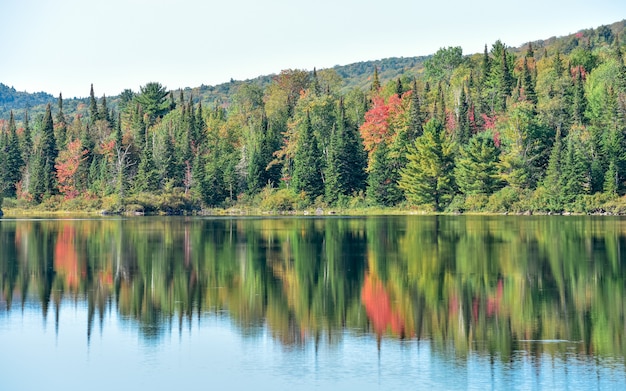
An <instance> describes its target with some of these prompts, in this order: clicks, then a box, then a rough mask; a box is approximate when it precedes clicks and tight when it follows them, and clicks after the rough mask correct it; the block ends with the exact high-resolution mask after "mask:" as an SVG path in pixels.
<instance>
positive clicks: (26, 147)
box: [20, 109, 33, 165]
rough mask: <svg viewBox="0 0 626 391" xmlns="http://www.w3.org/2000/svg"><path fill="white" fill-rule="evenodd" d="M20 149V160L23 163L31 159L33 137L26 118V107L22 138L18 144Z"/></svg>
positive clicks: (26, 163)
mask: <svg viewBox="0 0 626 391" xmlns="http://www.w3.org/2000/svg"><path fill="white" fill-rule="evenodd" d="M20 149H21V150H22V160H23V161H24V164H25V165H28V163H29V162H30V160H31V155H32V153H33V137H32V134H31V129H30V121H29V118H28V109H25V110H24V131H23V132H22V139H21V144H20Z"/></svg>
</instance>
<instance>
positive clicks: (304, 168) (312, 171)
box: [292, 112, 324, 200]
mask: <svg viewBox="0 0 626 391" xmlns="http://www.w3.org/2000/svg"><path fill="white" fill-rule="evenodd" d="M293 160H294V161H293V178H292V185H293V189H294V190H295V191H296V192H305V193H306V194H307V196H308V197H309V198H310V199H311V200H315V198H316V197H318V196H320V195H322V194H323V193H324V183H323V181H322V171H321V168H322V161H321V153H320V151H319V147H318V143H317V138H316V137H315V134H314V133H313V127H312V126H311V117H310V116H309V113H308V112H307V114H306V116H305V118H304V121H303V123H302V125H301V126H300V134H299V136H298V142H297V143H296V151H295V154H294V159H293Z"/></svg>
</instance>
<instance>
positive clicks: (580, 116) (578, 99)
mask: <svg viewBox="0 0 626 391" xmlns="http://www.w3.org/2000/svg"><path fill="white" fill-rule="evenodd" d="M577 68H578V69H577V72H576V80H575V82H574V85H573V89H574V91H573V94H572V96H573V98H572V100H573V102H572V106H571V107H572V115H571V116H572V120H573V121H574V123H576V124H578V125H583V124H584V123H585V122H586V120H585V111H587V99H586V98H585V86H584V83H583V77H582V72H581V69H580V67H577Z"/></svg>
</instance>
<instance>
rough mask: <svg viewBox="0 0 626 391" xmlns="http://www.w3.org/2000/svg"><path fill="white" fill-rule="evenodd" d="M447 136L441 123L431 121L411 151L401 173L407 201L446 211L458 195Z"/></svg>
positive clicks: (450, 146)
mask: <svg viewBox="0 0 626 391" xmlns="http://www.w3.org/2000/svg"><path fill="white" fill-rule="evenodd" d="M444 133H445V130H444V128H443V125H442V124H441V123H440V122H439V121H437V120H431V121H429V122H428V123H427V124H426V127H425V128H424V134H423V135H422V136H421V137H419V138H418V139H417V140H415V144H414V146H413V147H412V148H411V149H410V150H409V153H408V159H409V163H408V164H407V166H406V167H405V168H404V169H403V170H402V171H401V172H400V175H401V177H400V183H399V185H400V188H401V189H402V190H404V194H405V196H406V199H407V200H408V201H409V202H410V203H411V204H413V205H420V206H426V207H429V208H431V209H432V210H435V211H442V210H443V209H445V207H446V206H447V205H448V204H449V203H450V201H452V197H453V196H454V193H455V183H454V175H453V170H454V161H453V150H452V144H451V143H450V142H449V141H448V140H447V139H446V136H445V134H444Z"/></svg>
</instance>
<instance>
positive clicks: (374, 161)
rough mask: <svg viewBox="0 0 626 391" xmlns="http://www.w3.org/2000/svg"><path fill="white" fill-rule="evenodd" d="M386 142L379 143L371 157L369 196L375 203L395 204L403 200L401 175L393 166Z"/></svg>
mask: <svg viewBox="0 0 626 391" xmlns="http://www.w3.org/2000/svg"><path fill="white" fill-rule="evenodd" d="M389 153H390V151H389V146H388V145H387V143H386V142H384V141H383V142H381V143H380V144H378V146H377V147H376V149H375V150H374V152H373V153H372V157H371V159H370V166H369V175H368V177H367V198H368V199H369V202H370V203H371V204H373V205H380V206H393V205H396V204H397V203H399V202H400V201H401V200H402V191H401V190H400V188H399V187H398V180H399V179H400V176H399V175H398V171H397V170H395V169H394V168H393V165H392V164H391V159H390V157H389Z"/></svg>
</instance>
